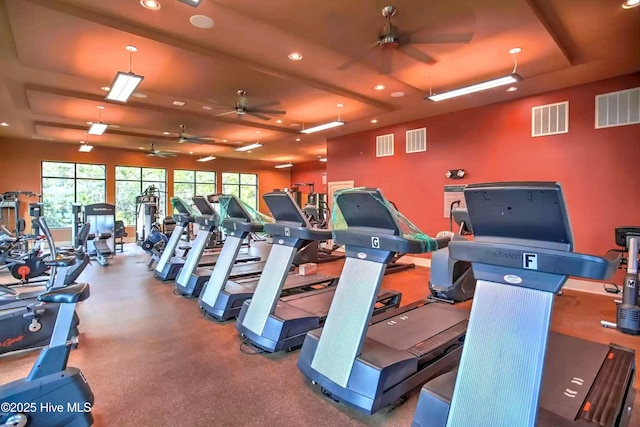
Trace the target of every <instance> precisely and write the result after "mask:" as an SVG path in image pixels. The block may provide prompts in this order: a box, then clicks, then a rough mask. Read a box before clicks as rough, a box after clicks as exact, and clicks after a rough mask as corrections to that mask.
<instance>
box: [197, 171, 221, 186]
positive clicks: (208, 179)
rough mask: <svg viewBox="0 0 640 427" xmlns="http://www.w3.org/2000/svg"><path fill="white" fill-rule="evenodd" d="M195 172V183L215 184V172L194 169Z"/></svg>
mask: <svg viewBox="0 0 640 427" xmlns="http://www.w3.org/2000/svg"><path fill="white" fill-rule="evenodd" d="M195 172H196V184H205V183H206V184H215V183H216V173H215V172H207V171H195Z"/></svg>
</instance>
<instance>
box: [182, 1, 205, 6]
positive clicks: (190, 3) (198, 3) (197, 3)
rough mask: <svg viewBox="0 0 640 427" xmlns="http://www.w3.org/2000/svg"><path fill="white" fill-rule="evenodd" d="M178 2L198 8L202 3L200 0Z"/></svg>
mask: <svg viewBox="0 0 640 427" xmlns="http://www.w3.org/2000/svg"><path fill="white" fill-rule="evenodd" d="M178 1H179V2H181V3H184V4H188V5H189V6H193V7H198V6H199V5H200V3H201V2H202V0H178Z"/></svg>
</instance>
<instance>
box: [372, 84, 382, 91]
mask: <svg viewBox="0 0 640 427" xmlns="http://www.w3.org/2000/svg"><path fill="white" fill-rule="evenodd" d="M373 88H374V89H375V90H384V85H375V86H374V87H373Z"/></svg>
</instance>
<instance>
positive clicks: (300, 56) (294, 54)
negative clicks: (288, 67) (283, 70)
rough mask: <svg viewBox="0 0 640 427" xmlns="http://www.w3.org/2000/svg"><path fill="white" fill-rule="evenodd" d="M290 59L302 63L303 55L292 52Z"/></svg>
mask: <svg viewBox="0 0 640 427" xmlns="http://www.w3.org/2000/svg"><path fill="white" fill-rule="evenodd" d="M289 59H290V60H292V61H300V60H301V59H302V54H301V53H298V52H291V53H290V54H289Z"/></svg>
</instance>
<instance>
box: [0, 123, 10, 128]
mask: <svg viewBox="0 0 640 427" xmlns="http://www.w3.org/2000/svg"><path fill="white" fill-rule="evenodd" d="M0 126H2V127H3V128H6V127H7V126H9V123H7V122H2V123H0Z"/></svg>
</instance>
